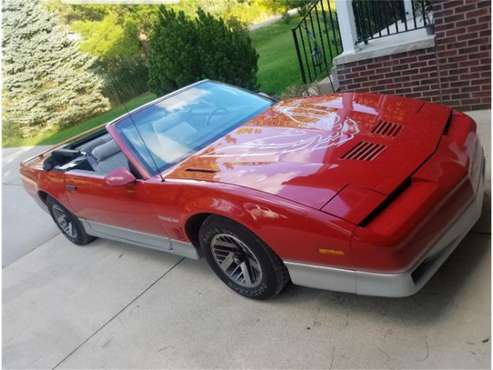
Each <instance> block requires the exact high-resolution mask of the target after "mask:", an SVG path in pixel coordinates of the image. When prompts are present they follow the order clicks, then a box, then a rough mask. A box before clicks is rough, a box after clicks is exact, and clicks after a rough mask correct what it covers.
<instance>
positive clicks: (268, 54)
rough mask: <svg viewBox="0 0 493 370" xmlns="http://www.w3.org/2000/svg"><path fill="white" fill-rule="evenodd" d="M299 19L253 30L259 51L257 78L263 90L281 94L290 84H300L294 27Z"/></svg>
mask: <svg viewBox="0 0 493 370" xmlns="http://www.w3.org/2000/svg"><path fill="white" fill-rule="evenodd" d="M298 21H299V18H298V17H293V18H290V19H289V21H287V22H285V21H280V22H277V23H274V24H272V25H270V26H267V27H264V28H260V29H258V30H256V31H252V32H250V36H251V38H252V41H253V45H254V46H255V48H256V49H257V52H258V54H259V61H258V73H257V79H258V82H259V85H260V91H263V92H265V93H267V94H273V95H277V96H279V95H281V94H282V92H283V91H284V89H285V88H286V87H288V86H290V85H295V84H300V83H301V77H300V71H299V68H298V60H297V59H296V51H295V48H294V42H293V36H292V34H291V28H293V27H294V26H296V24H297V23H298Z"/></svg>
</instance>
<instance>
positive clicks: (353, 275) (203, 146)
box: [20, 80, 484, 299]
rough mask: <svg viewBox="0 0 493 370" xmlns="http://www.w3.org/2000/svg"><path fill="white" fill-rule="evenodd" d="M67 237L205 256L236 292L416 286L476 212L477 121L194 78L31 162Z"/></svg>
mask: <svg viewBox="0 0 493 370" xmlns="http://www.w3.org/2000/svg"><path fill="white" fill-rule="evenodd" d="M20 171H21V175H22V179H23V182H24V186H25V188H26V189H27V191H28V192H29V194H31V195H32V196H33V197H34V199H36V200H37V201H38V202H39V204H40V205H41V206H42V207H44V208H45V209H46V210H48V211H49V213H50V214H51V216H52V217H53V220H54V221H55V223H56V224H57V225H58V227H59V228H60V230H61V231H62V232H63V234H64V235H65V236H66V237H67V238H68V239H69V240H70V241H72V242H73V243H75V244H78V245H84V244H87V243H89V242H91V241H92V240H93V239H94V238H95V237H101V238H107V239H112V240H118V241H122V242H127V243H131V244H135V245H138V246H142V247H148V248H153V249H158V250H161V251H165V252H170V253H174V254H177V255H180V256H184V257H189V258H195V259H198V258H200V257H201V256H203V257H205V259H206V260H207V262H208V264H209V266H210V267H211V269H212V270H213V271H214V272H215V273H216V275H217V276H218V277H219V278H220V279H221V280H222V281H223V282H224V283H225V284H227V285H228V286H229V287H230V288H231V289H233V290H234V291H236V292H238V293H239V294H241V295H244V296H246V297H250V298H257V299H265V298H269V297H272V296H274V295H276V294H278V293H279V292H280V291H281V290H282V289H283V288H284V286H285V285H286V284H287V283H288V282H289V281H292V282H293V283H294V284H297V285H303V286H308V287H313V288H320V289H328V290H335V291H342V292H350V293H356V294H365V295H377V296H388V297H402V296H408V295H411V294H413V293H415V292H417V291H418V290H419V289H420V288H421V287H423V285H424V284H425V283H426V282H427V281H428V280H429V279H430V278H431V277H432V275H433V274H434V273H435V272H436V271H437V270H438V268H439V267H440V265H441V264H442V263H443V262H444V261H445V260H446V259H447V257H448V256H449V255H450V254H451V253H452V252H453V250H454V249H455V248H456V247H457V245H458V244H459V243H460V241H461V240H462V239H463V238H464V236H465V235H466V234H467V233H468V232H469V230H470V229H471V228H472V226H473V225H474V223H475V222H476V221H477V220H478V218H479V216H480V211H481V206H482V201H483V187H484V157H483V150H482V147H481V145H480V143H479V141H478V137H477V134H476V125H475V123H474V121H473V120H471V118H469V117H468V116H466V115H464V114H462V113H460V112H457V111H454V110H452V109H450V108H448V107H446V106H443V105H438V104H432V103H427V102H424V101H419V100H413V99H407V98H402V97H397V96H386V95H377V94H363V93H361V94H359V93H343V94H333V95H328V96H317V97H307V98H299V99H288V100H284V101H280V102H276V101H275V100H273V99H270V98H268V97H265V96H263V95H257V94H254V93H251V92H248V91H246V90H243V89H239V88H236V87H233V86H229V85H226V84H223V83H219V82H213V81H208V80H206V81H200V82H198V83H195V84H192V85H190V86H187V87H185V88H182V89H180V90H178V91H176V92H174V93H171V94H169V95H166V96H164V97H161V98H158V99H156V100H154V101H153V102H151V103H149V104H146V105H144V106H142V107H140V108H138V109H135V110H133V111H132V112H129V113H128V114H125V115H123V116H121V117H119V118H117V119H116V120H114V121H113V122H110V123H109V124H107V125H106V127H104V128H102V129H98V130H97V131H94V132H92V133H88V134H86V135H85V136H83V137H79V138H76V139H74V140H72V141H70V142H68V143H64V144H62V145H61V146H59V147H57V148H54V149H51V150H49V151H47V152H45V153H43V154H41V155H38V156H36V157H33V158H31V159H28V160H27V161H25V162H23V163H22V164H21V169H20Z"/></svg>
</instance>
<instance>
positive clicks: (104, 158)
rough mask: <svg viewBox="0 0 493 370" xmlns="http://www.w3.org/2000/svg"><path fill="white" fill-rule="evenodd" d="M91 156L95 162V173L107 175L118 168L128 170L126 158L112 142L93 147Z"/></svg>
mask: <svg viewBox="0 0 493 370" xmlns="http://www.w3.org/2000/svg"><path fill="white" fill-rule="evenodd" d="M91 155H92V157H93V159H94V160H95V163H93V167H95V168H94V170H95V171H96V172H99V173H104V174H107V173H108V172H110V171H111V170H114V169H115V168H118V167H125V168H128V160H127V157H125V155H124V154H123V153H122V152H121V150H120V148H119V147H118V145H117V144H116V143H115V142H114V141H113V140H110V141H108V142H106V143H104V144H101V145H99V146H97V147H95V148H94V149H93V150H92V152H91Z"/></svg>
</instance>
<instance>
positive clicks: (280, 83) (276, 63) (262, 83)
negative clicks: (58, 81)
mask: <svg viewBox="0 0 493 370" xmlns="http://www.w3.org/2000/svg"><path fill="white" fill-rule="evenodd" d="M298 21H299V18H298V17H292V18H290V19H289V20H288V21H279V22H277V23H274V24H272V25H270V26H267V27H264V28H261V29H258V30H256V31H252V32H251V33H250V35H251V37H252V41H253V45H254V46H255V48H256V49H257V52H258V53H259V61H258V74H257V78H258V82H259V87H260V91H263V92H265V93H267V94H272V95H276V96H280V95H281V94H282V92H283V91H284V90H285V89H286V88H287V87H288V86H291V85H296V84H300V83H301V77H300V71H299V69H298V60H297V59H296V51H295V48H294V43H293V36H292V34H291V28H293V27H294V26H295V25H296V24H297V23H298ZM155 97H156V96H155V95H153V94H151V93H148V94H144V95H141V96H138V97H136V98H134V99H132V100H130V101H128V102H127V103H126V108H128V109H133V108H135V107H138V106H139V105H142V104H144V103H147V102H149V101H151V100H152V99H154V98H155ZM126 108H125V107H124V106H118V107H115V108H113V109H111V110H110V111H108V112H105V113H103V114H100V115H98V116H95V117H92V118H90V119H87V120H85V121H83V122H80V123H79V124H77V125H75V126H73V127H70V128H67V129H63V130H60V131H52V132H45V133H43V134H41V135H38V136H35V137H31V138H27V139H22V138H18V137H3V139H2V144H3V146H4V147H12V146H31V145H46V144H56V143H59V142H61V141H63V140H66V139H68V138H70V137H73V136H76V135H78V134H80V133H82V132H84V131H87V130H89V129H91V128H94V127H97V126H100V125H104V124H105V123H107V122H109V121H111V120H113V119H114V118H116V117H118V116H120V115H122V114H124V113H125V112H126Z"/></svg>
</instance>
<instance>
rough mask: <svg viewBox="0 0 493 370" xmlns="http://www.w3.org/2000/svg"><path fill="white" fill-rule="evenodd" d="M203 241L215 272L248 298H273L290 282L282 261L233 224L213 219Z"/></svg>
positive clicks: (205, 226)
mask: <svg viewBox="0 0 493 370" xmlns="http://www.w3.org/2000/svg"><path fill="white" fill-rule="evenodd" d="M199 239H200V245H201V248H202V251H203V253H204V255H205V258H206V260H207V262H208V264H209V266H210V267H211V269H212V270H213V271H214V272H215V274H216V275H217V276H218V277H219V278H220V279H221V280H222V281H223V282H224V283H225V284H226V285H227V286H228V287H230V288H231V289H233V290H234V291H235V292H237V293H239V294H241V295H243V296H245V297H248V298H255V299H267V298H271V297H273V296H275V295H277V294H278V293H280V292H281V290H282V289H283V288H284V287H285V286H286V284H287V283H288V281H289V274H288V271H287V269H286V266H284V264H283V262H282V261H281V259H280V258H279V257H278V256H277V255H276V254H275V253H274V252H273V251H272V250H271V249H270V248H269V247H268V246H267V245H266V244H265V243H264V242H263V241H262V240H260V239H259V238H257V236H255V234H253V233H252V232H251V231H249V230H248V229H246V228H245V227H243V226H241V225H239V224H237V223H235V222H233V221H231V220H228V219H226V218H223V217H217V216H211V217H209V218H208V219H207V220H206V221H205V222H204V224H203V225H202V226H201V228H200V232H199Z"/></svg>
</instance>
